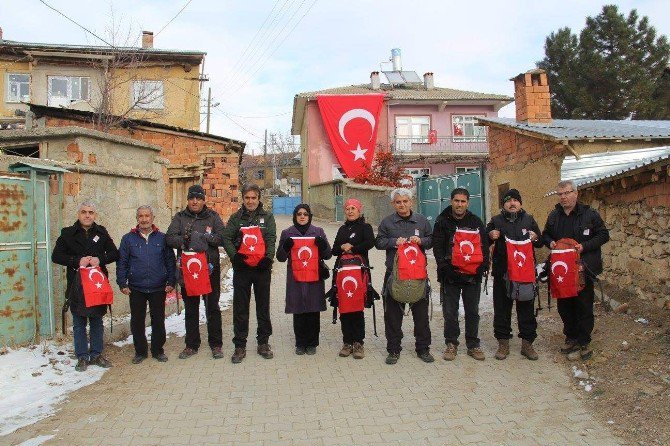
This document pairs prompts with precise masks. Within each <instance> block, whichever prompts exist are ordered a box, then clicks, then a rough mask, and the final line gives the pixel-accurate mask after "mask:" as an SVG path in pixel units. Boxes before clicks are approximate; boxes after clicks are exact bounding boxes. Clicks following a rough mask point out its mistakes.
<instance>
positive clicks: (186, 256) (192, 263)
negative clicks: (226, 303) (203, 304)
mask: <svg viewBox="0 0 670 446" xmlns="http://www.w3.org/2000/svg"><path fill="white" fill-rule="evenodd" d="M181 276H182V277H183V278H184V288H186V296H191V297H193V296H202V295H204V294H209V293H211V292H212V283H211V282H210V281H209V263H208V262H207V254H206V253H204V252H189V251H183V252H182V253H181ZM217 298H218V296H217Z"/></svg>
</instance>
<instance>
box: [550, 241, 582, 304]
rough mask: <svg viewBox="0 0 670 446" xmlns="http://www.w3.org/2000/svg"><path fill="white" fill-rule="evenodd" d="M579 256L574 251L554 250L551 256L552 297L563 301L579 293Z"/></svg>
mask: <svg viewBox="0 0 670 446" xmlns="http://www.w3.org/2000/svg"><path fill="white" fill-rule="evenodd" d="M578 260H579V255H578V254H577V251H575V250H574V249H552V251H551V254H550V256H549V263H550V264H551V270H550V271H549V286H550V289H551V297H553V298H555V299H562V298H566V297H575V296H577V293H579V288H578V287H579V263H578Z"/></svg>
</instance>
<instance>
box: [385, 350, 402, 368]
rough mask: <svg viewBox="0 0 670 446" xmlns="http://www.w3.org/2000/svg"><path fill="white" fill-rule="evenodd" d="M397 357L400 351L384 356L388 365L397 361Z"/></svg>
mask: <svg viewBox="0 0 670 446" xmlns="http://www.w3.org/2000/svg"><path fill="white" fill-rule="evenodd" d="M398 358H400V353H395V352H392V353H389V355H388V356H387V357H386V363H387V364H389V365H392V364H395V363H397V362H398Z"/></svg>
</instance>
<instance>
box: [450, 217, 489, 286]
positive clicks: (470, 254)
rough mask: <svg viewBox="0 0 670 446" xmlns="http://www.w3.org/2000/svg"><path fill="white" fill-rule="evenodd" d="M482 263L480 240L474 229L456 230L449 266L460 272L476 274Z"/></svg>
mask: <svg viewBox="0 0 670 446" xmlns="http://www.w3.org/2000/svg"><path fill="white" fill-rule="evenodd" d="M482 263H484V254H483V252H482V239H481V235H480V234H479V231H478V230H476V229H474V230H473V229H460V228H457V229H456V232H455V234H454V245H453V248H452V251H451V264H452V265H453V266H454V267H455V268H456V269H457V270H458V271H460V272H462V273H464V274H468V275H474V274H477V268H479V266H480V265H481V264H482Z"/></svg>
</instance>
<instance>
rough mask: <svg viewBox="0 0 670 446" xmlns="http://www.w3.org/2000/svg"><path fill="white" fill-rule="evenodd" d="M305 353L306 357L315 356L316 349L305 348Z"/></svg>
mask: <svg viewBox="0 0 670 446" xmlns="http://www.w3.org/2000/svg"><path fill="white" fill-rule="evenodd" d="M305 353H307V354H308V355H316V347H305Z"/></svg>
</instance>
